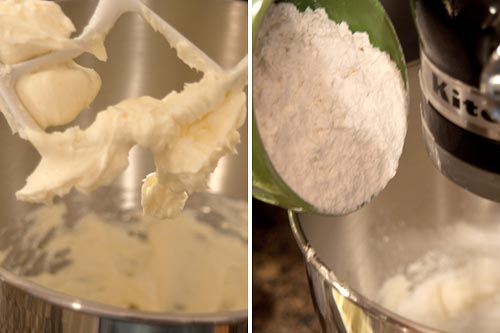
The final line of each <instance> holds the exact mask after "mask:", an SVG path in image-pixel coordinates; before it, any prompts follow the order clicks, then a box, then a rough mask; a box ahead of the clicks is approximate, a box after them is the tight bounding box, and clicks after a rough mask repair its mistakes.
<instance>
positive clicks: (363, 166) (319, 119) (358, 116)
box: [253, 4, 407, 213]
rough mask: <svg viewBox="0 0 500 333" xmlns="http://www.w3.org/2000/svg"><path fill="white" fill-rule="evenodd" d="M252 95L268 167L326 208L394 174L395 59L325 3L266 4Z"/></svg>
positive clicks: (399, 109)
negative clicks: (314, 6) (334, 17)
mask: <svg viewBox="0 0 500 333" xmlns="http://www.w3.org/2000/svg"><path fill="white" fill-rule="evenodd" d="M253 61H254V62H253V63H254V71H253V103H254V104H253V105H254V110H255V113H256V119H257V123H258V127H259V131H260V135H261V137H262V140H263V143H264V146H265V149H266V151H267V154H268V155H269V158H270V160H271V161H272V163H273V165H274V167H275V169H276V171H277V172H278V173H279V174H280V176H281V177H282V178H283V180H284V181H285V182H286V183H287V184H288V185H289V186H290V188H291V189H292V190H293V191H294V192H296V193H297V194H298V195H299V196H300V197H301V198H302V199H304V200H305V201H307V202H309V203H310V204H312V205H313V206H315V207H316V208H317V209H319V210H320V211H322V212H325V213H329V212H330V213H333V212H335V213H348V212H350V211H353V210H355V209H356V208H357V207H359V206H360V205H361V204H363V203H365V202H367V201H369V200H370V199H371V198H372V197H373V196H374V195H375V194H377V193H378V192H380V191H381V190H382V189H383V188H384V187H385V186H386V184H387V183H388V181H389V180H390V179H391V178H392V177H393V176H394V175H395V173H396V169H397V166H398V160H399V157H400V155H401V152H402V148H403V142H404V138H405V135H406V107H407V105H406V91H405V88H404V84H403V81H402V78H401V74H400V72H399V71H398V69H397V67H396V65H395V64H394V63H393V62H392V61H391V60H390V58H389V56H388V55H387V54H385V53H383V52H381V51H380V50H378V49H376V48H375V47H373V46H372V45H371V44H370V41H369V38H368V35H367V34H366V33H354V34H353V33H351V32H350V31H349V28H348V26H347V24H345V23H341V24H336V23H335V22H333V21H331V20H329V19H328V17H327V14H326V13H325V11H324V10H322V9H321V10H315V11H312V10H310V9H308V10H306V11H305V12H303V13H299V12H298V11H297V9H296V8H295V6H293V5H291V4H279V5H273V6H272V7H271V8H270V9H269V11H268V13H267V15H266V17H265V19H264V21H263V24H262V26H261V29H260V31H259V35H258V40H257V43H256V49H255V52H254V60H253Z"/></svg>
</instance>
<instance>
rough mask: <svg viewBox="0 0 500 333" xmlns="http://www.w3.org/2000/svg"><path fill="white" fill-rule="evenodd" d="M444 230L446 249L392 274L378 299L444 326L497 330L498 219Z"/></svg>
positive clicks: (459, 331)
mask: <svg viewBox="0 0 500 333" xmlns="http://www.w3.org/2000/svg"><path fill="white" fill-rule="evenodd" d="M446 233H447V235H446V238H444V239H443V244H446V247H443V249H444V248H447V250H446V251H445V250H440V251H431V252H428V253H427V254H425V255H424V256H422V257H421V258H419V259H418V260H416V261H415V262H412V263H411V264H410V265H408V266H407V267H406V268H405V269H404V270H403V271H402V272H401V273H399V274H396V275H394V276H391V277H390V278H388V279H387V280H386V281H385V282H384V283H383V285H382V287H381V288H380V290H379V292H378V294H377V296H376V301H377V302H378V303H380V304H381V305H382V306H384V307H385V308H387V309H389V310H391V311H393V312H396V313H398V314H399V315H401V316H404V317H406V318H408V319H411V320H413V321H415V322H418V323H421V324H424V325H427V326H430V327H433V328H435V329H438V330H440V331H445V332H453V333H469V332H481V333H497V332H499V329H498V323H500V257H499V256H498V253H500V224H490V225H489V226H481V225H475V224H473V223H470V222H465V221H463V222H458V223H455V224H453V227H452V228H450V229H449V230H447V231H446Z"/></svg>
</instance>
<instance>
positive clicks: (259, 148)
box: [252, 0, 408, 215]
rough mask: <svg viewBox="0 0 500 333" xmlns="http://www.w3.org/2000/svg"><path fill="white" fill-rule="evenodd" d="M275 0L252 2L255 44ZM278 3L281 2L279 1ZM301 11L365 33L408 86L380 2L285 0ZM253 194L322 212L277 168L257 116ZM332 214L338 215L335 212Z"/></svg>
mask: <svg viewBox="0 0 500 333" xmlns="http://www.w3.org/2000/svg"><path fill="white" fill-rule="evenodd" d="M273 2H274V0H252V45H255V41H256V38H257V32H258V30H259V27H260V24H261V23H262V19H263V18H264V15H265V13H266V11H267V9H268V8H269V6H270V5H271V4H272V3H273ZM277 2H278V1H277ZM279 2H289V3H293V4H294V5H295V6H296V7H297V8H298V9H299V10H300V11H304V10H305V9H306V8H308V7H310V8H313V9H315V8H324V9H325V11H326V13H327V14H328V16H329V18H330V19H331V20H333V21H335V22H337V23H340V22H342V21H344V22H346V23H347V24H348V25H349V28H350V30H351V31H353V32H354V31H364V32H367V33H368V35H369V36H370V42H371V43H372V44H373V45H374V46H376V47H378V48H379V49H381V50H382V51H385V52H387V53H388V54H389V56H390V57H391V59H392V60H393V61H394V62H395V63H396V64H397V66H398V68H399V70H400V71H401V75H402V77H403V80H404V82H405V85H407V84H408V83H407V73H406V63H405V59H404V55H403V50H402V49H401V44H400V43H399V39H398V36H397V35H396V31H395V30H394V27H393V26H392V23H391V21H390V19H389V17H388V16H387V14H386V12H385V10H384V8H383V7H382V5H381V4H380V2H379V1H378V0H285V1H279ZM252 193H253V196H254V197H255V198H257V199H259V200H261V201H264V202H267V203H269V204H272V205H276V206H280V207H282V208H286V209H291V210H295V211H300V212H314V213H323V214H325V212H318V211H317V209H315V208H314V207H313V206H312V205H311V204H309V203H308V202H305V201H304V200H302V199H301V198H300V197H299V196H298V195H297V194H296V193H295V192H294V191H292V189H291V188H290V187H288V185H287V184H286V183H285V182H284V181H283V179H282V178H281V177H280V175H279V174H278V173H277V172H276V170H275V169H274V167H273V165H272V163H271V161H270V159H269V157H268V156H267V153H266V151H265V149H264V146H263V143H262V140H261V138H260V134H259V129H258V128H257V122H256V121H255V115H252ZM329 215H335V212H331V213H330V214H329Z"/></svg>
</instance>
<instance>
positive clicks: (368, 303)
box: [288, 210, 445, 333]
mask: <svg viewBox="0 0 500 333" xmlns="http://www.w3.org/2000/svg"><path fill="white" fill-rule="evenodd" d="M288 221H289V223H290V227H291V228H292V233H293V237H294V238H295V240H296V242H297V245H298V246H299V248H300V251H301V252H302V255H303V256H304V259H305V261H306V265H307V266H308V267H309V266H312V267H313V268H314V269H315V270H316V273H318V274H319V275H321V277H322V278H323V280H324V281H325V282H326V283H328V285H329V286H330V287H331V288H333V289H335V290H336V291H337V292H338V293H339V294H341V295H342V297H344V298H347V299H348V300H349V301H351V302H352V303H353V304H355V305H356V306H358V307H360V308H362V309H363V310H365V311H367V312H368V313H371V314H373V315H375V316H376V317H382V318H384V320H385V321H387V322H390V323H392V324H395V325H398V326H401V327H403V329H404V330H405V331H406V330H408V329H410V330H412V332H410V331H408V333H416V332H419V333H445V332H444V331H440V330H436V329H434V328H431V327H429V326H426V325H423V324H420V323H418V322H415V321H412V320H410V319H407V318H406V317H403V316H401V315H399V314H397V313H395V312H392V311H390V310H388V309H387V308H385V307H383V306H381V305H379V304H377V303H376V302H374V301H372V300H370V299H369V298H367V297H366V296H364V295H363V294H362V293H360V292H358V291H357V290H356V289H355V288H352V287H350V286H349V284H348V283H346V282H344V281H341V280H340V279H339V278H338V277H337V275H336V274H335V272H334V270H333V269H332V268H330V267H329V266H328V265H327V264H326V263H324V262H323V260H322V259H321V258H320V257H319V255H318V254H317V253H316V251H315V250H314V247H313V246H312V245H311V243H309V240H308V239H307V236H306V235H305V233H304V230H303V229H302V226H301V222H300V216H299V213H297V212H294V211H292V210H288ZM311 293H312V291H311ZM312 296H313V295H312Z"/></svg>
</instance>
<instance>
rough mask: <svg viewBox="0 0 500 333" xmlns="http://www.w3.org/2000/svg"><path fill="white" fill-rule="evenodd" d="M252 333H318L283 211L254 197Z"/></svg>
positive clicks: (300, 261)
mask: <svg viewBox="0 0 500 333" xmlns="http://www.w3.org/2000/svg"><path fill="white" fill-rule="evenodd" d="M252 221H253V268H252V269H253V272H252V273H253V274H252V275H253V295H252V297H253V332H254V333H281V332H283V333H308V332H311V333H320V332H321V329H320V325H319V321H318V318H317V317H316V314H315V313H314V307H313V304H312V299H311V295H310V293H309V285H308V283H307V275H306V269H305V265H304V261H303V259H302V254H301V253H300V250H299V248H298V246H297V244H296V243H295V239H294V238H293V235H292V231H291V229H290V226H289V224H288V219H287V215H286V211H285V210H283V209H279V208H276V207H273V206H269V205H266V204H263V203H261V202H259V201H257V200H253V218H252Z"/></svg>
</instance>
